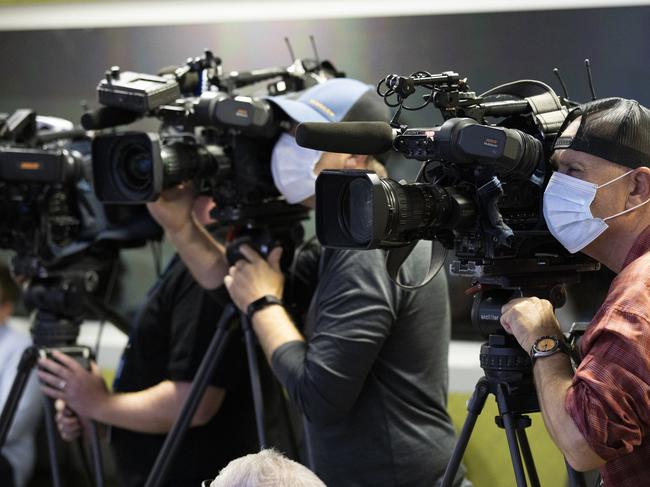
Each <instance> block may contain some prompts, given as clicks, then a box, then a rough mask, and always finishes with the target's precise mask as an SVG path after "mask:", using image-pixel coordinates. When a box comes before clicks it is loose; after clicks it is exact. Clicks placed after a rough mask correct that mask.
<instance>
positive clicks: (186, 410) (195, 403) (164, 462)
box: [145, 304, 235, 487]
mask: <svg viewBox="0 0 650 487" xmlns="http://www.w3.org/2000/svg"><path fill="white" fill-rule="evenodd" d="M234 313H235V307H234V305H232V304H229V305H228V306H226V308H225V309H224V310H223V313H221V317H220V318H219V323H218V324H217V330H216V332H215V334H214V336H213V337H212V341H211V342H210V345H209V346H208V349H207V350H206V352H205V356H204V357H203V360H202V361H201V365H199V370H198V371H197V372H196V376H195V377H194V381H193V382H192V387H191V388H190V391H189V393H188V395H187V399H186V400H185V403H184V404H183V408H182V409H181V411H180V413H179V414H178V418H177V419H176V422H175V423H174V425H173V426H172V428H171V430H170V431H169V433H168V434H167V437H166V438H165V443H163V446H162V448H161V449H160V453H158V456H157V457H156V462H155V463H154V466H153V468H152V469H151V472H150V473H149V477H148V478H147V482H146V483H145V487H159V486H161V485H164V480H165V477H166V476H167V473H168V472H169V469H170V468H171V466H172V465H173V463H174V457H175V455H176V452H177V451H178V447H179V446H180V444H181V442H182V441H183V438H184V437H185V433H186V432H187V429H188V428H189V426H190V422H191V421H192V418H193V417H194V413H195V412H196V409H197V408H198V407H199V403H200V402H201V399H202V398H203V394H204V393H205V389H206V387H208V382H209V381H210V378H211V377H212V374H213V373H214V370H215V369H216V367H217V364H218V363H219V360H220V359H221V356H222V355H223V351H224V349H225V344H226V342H227V338H228V336H227V332H228V322H229V321H230V319H231V318H232V317H233V315H234Z"/></svg>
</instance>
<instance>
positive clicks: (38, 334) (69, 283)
mask: <svg viewBox="0 0 650 487" xmlns="http://www.w3.org/2000/svg"><path fill="white" fill-rule="evenodd" d="M81 279H82V278H80V277H79V276H73V277H72V278H70V277H63V278H54V279H47V280H38V279H37V280H34V281H32V282H30V284H29V286H28V288H27V291H26V292H25V302H26V303H27V304H28V305H29V307H34V308H36V309H37V312H36V313H35V315H34V318H33V320H32V326H31V329H30V331H31V334H32V338H33V341H34V345H32V346H31V347H28V348H27V349H26V350H25V351H24V352H23V355H22V357H21V359H20V363H19V365H18V370H17V373H16V378H15V379H14V382H13V384H12V386H11V390H10V391H9V396H8V397H7V401H6V403H5V406H4V408H3V410H2V414H1V415H0V447H2V446H3V445H4V444H5V442H6V440H7V435H8V434H9V430H10V428H11V425H12V423H13V419H14V416H15V414H16V410H17V408H18V405H19V403H20V400H21V398H22V395H23V392H24V390H25V387H26V385H27V381H28V380H29V377H30V375H31V372H32V370H33V368H34V367H35V366H36V363H37V361H38V359H39V357H47V356H49V355H50V353H51V351H52V350H59V351H61V352H62V353H65V354H66V355H69V356H71V357H73V358H74V359H75V360H77V362H79V363H80V364H81V365H82V366H83V367H85V368H87V369H89V368H90V360H91V358H92V353H91V350H90V348H88V347H83V346H78V345H75V342H76V340H77V336H78V335H79V326H80V324H81V322H82V319H81V315H82V314H83V310H84V294H85V287H84V283H83V282H81ZM53 406H54V401H53V400H51V399H49V398H47V397H44V398H43V407H44V409H45V415H44V416H45V432H46V437H47V446H48V455H49V461H50V469H51V475H52V485H53V486H54V487H60V486H61V473H60V471H59V466H58V463H57V454H56V435H57V433H56V425H55V423H54V411H53ZM90 440H91V455H92V461H93V476H94V480H95V484H96V485H97V486H103V485H104V474H103V469H102V463H101V448H100V445H99V435H98V432H97V426H96V424H95V423H94V422H91V429H90Z"/></svg>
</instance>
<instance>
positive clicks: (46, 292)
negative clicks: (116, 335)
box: [12, 249, 122, 348]
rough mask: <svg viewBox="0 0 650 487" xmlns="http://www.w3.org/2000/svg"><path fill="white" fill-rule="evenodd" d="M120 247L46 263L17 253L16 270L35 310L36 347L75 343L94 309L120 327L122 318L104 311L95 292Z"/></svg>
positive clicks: (58, 346)
mask: <svg viewBox="0 0 650 487" xmlns="http://www.w3.org/2000/svg"><path fill="white" fill-rule="evenodd" d="M117 256H118V254H117V250H110V249H103V250H102V251H101V252H98V251H97V249H94V253H90V252H86V253H82V254H81V255H79V254H76V255H75V256H74V259H71V260H66V261H62V262H59V263H58V264H57V265H55V266H45V265H43V264H42V262H41V261H39V260H38V259H33V258H27V257H23V256H16V257H14V259H13V260H12V268H13V273H14V275H16V276H19V278H20V279H21V280H23V296H24V302H25V306H26V307H27V309H29V310H30V311H33V312H34V314H33V316H32V325H31V328H30V332H31V334H32V339H33V341H34V345H36V346H37V347H47V348H61V347H70V346H73V345H75V343H76V341H77V337H78V336H79V327H80V325H81V323H82V321H83V319H84V318H85V317H87V316H88V315H89V312H92V313H93V314H94V315H99V316H102V317H105V316H106V315H111V316H110V318H111V321H113V322H116V324H117V325H118V327H120V326H121V325H122V320H121V318H119V317H117V316H116V315H115V313H111V312H108V311H105V310H103V309H101V308H102V305H101V302H102V301H101V299H99V298H98V297H97V296H96V294H97V292H98V290H99V289H100V287H101V286H100V285H101V282H102V278H103V276H105V275H107V274H108V273H109V272H111V271H112V269H113V265H114V264H115V263H116V261H117Z"/></svg>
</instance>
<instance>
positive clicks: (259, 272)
mask: <svg viewBox="0 0 650 487" xmlns="http://www.w3.org/2000/svg"><path fill="white" fill-rule="evenodd" d="M271 101H272V102H273V103H275V104H276V105H277V106H278V107H279V108H281V109H282V110H283V111H284V112H285V113H286V114H287V116H288V117H289V118H290V119H292V120H293V121H294V122H315V121H317V122H335V121H342V120H343V121H367V120H385V119H386V107H385V106H384V105H383V104H382V101H381V99H380V98H379V97H378V96H377V95H376V93H375V91H374V89H373V88H370V87H368V86H367V85H364V84H363V83H360V82H358V81H354V80H349V79H333V80H329V81H326V82H325V83H323V84H320V85H317V86H315V87H312V88H310V89H309V90H307V91H305V92H304V93H302V94H300V95H299V97H296V96H293V97H291V98H289V97H286V98H282V97H278V98H272V99H271ZM271 169H272V173H273V179H274V183H275V185H276V187H277V188H278V190H279V191H280V192H281V193H282V194H283V195H284V196H285V198H286V200H287V201H288V202H289V203H302V204H304V205H307V206H309V207H314V205H315V198H314V193H315V179H316V175H317V174H318V173H319V172H320V171H321V170H323V169H373V170H379V171H380V172H384V171H383V167H382V166H380V165H379V163H378V162H377V161H376V160H375V159H374V158H371V157H368V156H361V155H355V154H334V153H321V152H318V151H314V150H311V149H305V148H302V147H300V146H298V145H297V144H296V142H295V139H294V138H293V136H292V134H291V133H284V134H283V135H282V136H281V137H280V138H279V140H278V141H277V143H276V145H275V147H274V150H273V154H272V161H271ZM188 197H189V193H187V192H185V193H179V192H169V193H164V194H163V196H162V197H161V198H160V199H159V200H158V201H157V202H156V203H154V204H152V205H150V210H151V212H152V214H154V216H155V217H156V218H157V219H158V221H159V222H160V223H161V224H162V225H163V226H164V227H165V228H166V230H167V233H168V234H169V236H170V239H171V241H172V242H173V243H174V245H175V246H176V247H177V249H178V251H179V253H180V255H181V257H182V258H183V259H184V260H185V262H186V263H187V265H188V267H189V268H190V270H191V271H192V273H193V274H194V276H195V277H196V278H197V280H198V281H199V282H200V283H201V284H202V285H203V286H204V287H205V288H207V289H216V288H220V289H222V285H223V284H224V283H225V286H226V288H227V290H228V292H229V293H230V295H231V297H232V299H233V301H234V302H235V303H236V304H237V306H238V307H239V308H240V309H241V310H242V311H245V312H247V313H248V315H249V316H250V317H251V319H252V325H253V328H254V330H255V333H256V334H257V337H258V339H259V342H260V344H261V346H262V348H263V349H264V352H265V354H266V356H267V358H268V360H269V362H270V363H271V366H272V368H273V371H274V372H275V374H276V376H277V377H278V378H279V380H280V382H281V383H282V384H283V385H284V386H285V387H286V389H287V391H288V395H289V397H290V398H291V399H292V400H293V401H294V402H295V403H296V404H297V405H298V407H299V408H300V410H301V411H302V413H303V414H304V416H305V433H306V437H307V441H308V443H309V445H310V446H311V449H310V450H311V452H310V453H311V461H312V463H313V468H314V470H315V472H316V474H317V475H318V476H319V477H320V478H322V479H323V481H324V482H325V483H326V484H327V485H331V486H338V485H346V486H361V485H373V486H396V485H400V486H430V485H433V484H434V483H435V482H436V481H437V480H438V479H439V478H441V477H442V475H443V473H444V470H445V465H446V463H447V461H448V460H449V455H450V452H451V450H452V448H453V445H454V430H453V427H452V425H451V421H450V418H449V416H448V414H447V412H446V395H447V353H448V345H449V334H450V316H449V301H448V294H447V286H446V278H445V276H444V274H443V273H441V274H439V275H438V276H437V277H436V279H434V280H433V281H432V282H431V283H429V284H428V285H426V286H425V287H424V288H421V289H419V290H416V291H405V290H404V289H401V288H400V287H398V286H397V285H396V284H394V283H393V282H392V281H391V280H390V278H389V276H388V274H387V272H386V269H385V262H384V260H385V253H384V251H382V250H372V251H363V252H360V251H359V252H358V251H344V250H334V249H324V250H322V253H321V254H320V257H319V259H318V260H315V261H314V262H315V265H313V266H312V267H311V268H310V269H309V271H308V272H310V275H311V278H312V280H313V281H314V282H317V284H316V289H315V292H314V295H313V298H312V300H311V304H310V305H309V310H308V311H307V313H306V318H305V324H304V328H303V329H302V331H300V330H299V329H298V327H297V326H296V325H295V324H294V322H293V321H292V318H291V317H290V316H289V314H288V313H287V311H286V309H285V308H284V306H283V304H282V302H281V301H280V298H282V296H283V292H284V288H285V278H284V275H283V273H282V272H281V270H280V265H279V262H280V257H281V253H282V249H280V248H275V249H273V250H272V251H271V252H270V254H269V256H268V258H267V259H266V260H265V259H264V258H263V257H261V256H260V255H259V254H257V253H256V252H255V251H254V250H253V249H251V248H250V247H246V246H242V247H241V252H242V254H243V255H244V256H245V257H246V260H240V261H238V262H237V263H236V265H234V266H232V267H230V266H229V264H228V263H227V261H226V258H225V255H224V249H223V247H222V246H221V245H219V244H218V243H217V242H215V241H214V240H213V239H211V238H210V236H209V235H208V234H207V233H206V232H204V231H203V230H202V228H201V227H200V225H197V224H196V221H195V220H193V219H192V218H191V217H190V214H189V208H190V202H189V201H188V200H187V198H188ZM425 247H426V246H425ZM428 257H429V253H428V252H426V250H425V248H420V249H418V250H416V252H414V255H413V256H412V257H411V258H410V259H409V260H408V261H407V262H406V263H405V264H404V266H403V267H402V270H401V271H400V279H402V282H414V281H415V280H416V277H415V276H416V275H417V270H418V269H425V268H427V266H428ZM297 264H298V265H297V267H300V265H301V263H300V262H298V263H297ZM298 270H300V269H298ZM303 272H304V270H303ZM462 481H463V480H462V473H461V474H459V476H458V479H457V484H460V483H461V482H462Z"/></svg>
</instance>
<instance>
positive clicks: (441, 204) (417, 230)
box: [316, 171, 474, 249]
mask: <svg viewBox="0 0 650 487" xmlns="http://www.w3.org/2000/svg"><path fill="white" fill-rule="evenodd" d="M473 214H474V209H473V204H472V203H471V202H470V201H468V200H466V199H465V198H463V197H462V196H460V195H459V194H458V193H456V192H455V191H454V190H453V189H451V188H443V187H441V186H438V185H436V184H424V183H414V184H400V183H398V182H396V181H394V180H392V179H381V178H379V176H377V175H376V174H374V173H369V172H366V171H323V172H322V173H321V174H320V175H319V176H318V179H317V181H316V233H317V235H318V239H319V240H320V241H321V243H322V244H323V245H326V246H330V247H338V248H352V249H371V248H380V247H396V246H403V245H406V244H408V243H409V242H412V241H414V240H417V239H419V238H423V237H424V236H425V235H427V234H428V233H430V232H432V231H435V229H442V228H454V227H456V226H458V225H462V222H463V221H465V220H466V219H468V218H470V217H471V216H472V215H473Z"/></svg>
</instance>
